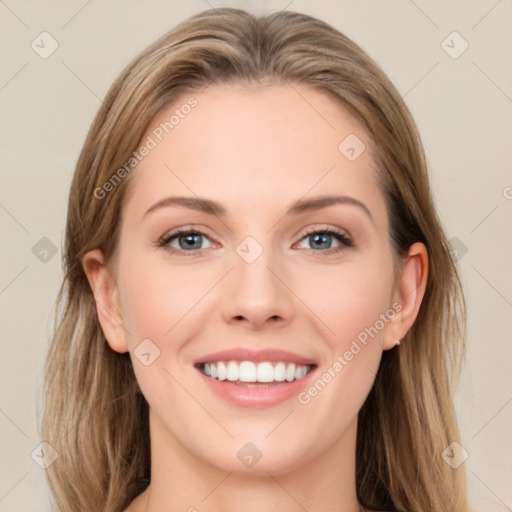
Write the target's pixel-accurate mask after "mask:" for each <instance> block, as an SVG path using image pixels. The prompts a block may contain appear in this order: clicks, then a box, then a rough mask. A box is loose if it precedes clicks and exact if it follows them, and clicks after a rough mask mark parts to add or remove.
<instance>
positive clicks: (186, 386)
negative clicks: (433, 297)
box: [83, 84, 428, 512]
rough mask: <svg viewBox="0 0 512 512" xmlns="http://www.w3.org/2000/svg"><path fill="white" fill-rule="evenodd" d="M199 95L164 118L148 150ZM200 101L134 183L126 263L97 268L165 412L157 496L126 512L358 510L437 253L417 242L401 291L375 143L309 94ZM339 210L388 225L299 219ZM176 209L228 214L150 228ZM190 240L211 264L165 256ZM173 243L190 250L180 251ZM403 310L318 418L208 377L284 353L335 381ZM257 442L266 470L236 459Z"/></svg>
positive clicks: (219, 95)
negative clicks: (379, 398) (184, 234)
mask: <svg viewBox="0 0 512 512" xmlns="http://www.w3.org/2000/svg"><path fill="white" fill-rule="evenodd" d="M188 96H190V95H185V96H183V97H182V98H180V99H179V100H177V101H176V102H175V103H174V104H173V105H169V106H167V107H164V109H163V110H162V111H161V112H160V113H159V114H158V115H157V117H156V118H155V119H154V120H153V122H152V124H151V126H150V128H149V129H148V131H147V134H146V136H147V135H151V133H152V130H153V129H154V128H155V127H157V126H158V125H159V124H160V123H161V122H163V121H165V120H167V119H169V117H170V115H172V113H173V111H174V109H175V108H176V107H177V106H179V105H182V104H183V103H184V102H185V101H186V99H187V97H188ZM193 96H194V97H195V98H196V99H197V101H198V106H197V107H196V108H195V109H194V110H193V111H191V113H190V114H189V115H188V116H186V117H185V118H184V119H182V120H180V124H179V125H178V126H176V127H175V128H174V130H173V131H172V132H171V133H170V134H169V135H167V136H165V137H164V139H163V140H162V141H161V142H160V143H159V144H158V145H157V147H155V148H154V149H152V150H151V152H150V153H149V155H147V156H146V157H145V158H144V160H143V161H142V162H141V163H140V164H139V166H138V167H137V168H136V170H134V171H133V172H134V173H135V175H134V176H132V178H133V182H132V183H131V189H130V194H129V196H128V198H127V200H126V201H125V204H124V206H123V211H122V225H121V234H120V241H119V245H118V250H117V252H116V254H115V258H114V259H113V260H112V261H109V262H107V261H105V260H104V258H103V255H102V253H101V251H100V250H98V249H96V250H93V251H91V252H89V253H88V254H87V255H86V256H85V257H84V259H83V265H84V269H85V271H86V273H87V276H88V279H89V282H90V284H91V288H92V290H93V292H94V295H95V298H96V300H97V304H98V306H97V311H98V317H99V320H100V323H101V326H102V329H103V331H104V333H105V337H106V339H107V341H108V343H109V345H110V347H111V348H112V349H113V350H114V351H116V352H120V353H123V352H127V351H129V352H130V355H131V357H132V362H133V367H134V371H135V374H136V377H137V380H138V382H139V384H140V387H141V390H142V392H143V393H144V396H145V397H146V399H147V401H148V403H149V405H150V429H151V450H152V481H151V485H150V487H149V490H147V491H146V492H144V493H143V494H141V495H140V496H139V497H138V498H137V499H135V501H133V502H132V504H131V505H130V506H129V507H128V508H127V509H126V510H127V511H128V512H143V511H144V510H147V511H149V512H156V511H160V510H166V511H186V510H190V511H192V510H199V511H201V512H203V511H221V510H222V511H224V512H232V511H233V512H234V511H239V510H244V511H246V512H252V511H258V512H260V511H261V510H282V511H288V512H295V511H297V512H298V511H303V510H304V509H306V510H308V511H309V512H316V511H324V510H333V511H334V510H340V511H343V512H357V511H359V510H360V506H359V504H358V501H357V498H356V487H355V446H356V431H357V413H358V411H359V409H360V408H361V406H362V405H363V403H364V400H365V398H366V396H367V394H368V393H369V391H370V389H371V387H372V385H373V382H374V379H375V374H376V372H377V369H378V366H379V362H380V358H381V356H382V352H383V350H389V349H392V348H393V347H394V346H395V343H396V341H397V340H400V339H402V338H403V337H404V336H405V334H406V333H407V331H408V330H409V328H410V327H411V325H412V324H413V322H414V320H415V318H416V316H417V313H418V310H419V307H420V303H421V300H422V298H423V295H424V292H425V282H426V279H425V278H426V275H427V268H428V263H427V261H428V260H427V252H426V249H425V247H424V246H423V245H422V244H420V243H416V244H413V245H412V246H411V248H410V250H409V254H408V256H407V257H405V258H404V259H403V261H402V266H401V269H400V271H399V273H398V275H396V276H395V274H394V272H393V260H392V253H391V247H390V244H389V227H388V217H387V213H386V208H385V203H384V198H383V196H382V193H381V191H380V189H379V188H378V186H377V182H376V175H375V170H374V167H373V162H372V159H371V155H370V150H369V149H370V147H371V141H370V139H369V137H368V135H367V133H366V132H365V131H364V129H363V128H362V127H361V125H360V124H359V123H358V122H357V121H356V120H355V119H354V118H353V117H352V116H350V115H349V113H348V112H347V111H346V110H345V109H344V108H342V107H341V106H340V105H338V104H337V103H335V102H334V101H333V100H332V99H331V98H329V97H328V96H326V95H324V94H323V93H321V92H318V91H315V90H313V89H311V88H309V87H307V86H303V85H300V86H299V85H294V87H293V88H292V87H290V86H288V85H273V86H270V87H267V88H263V87H258V88H254V87H253V88H249V87H248V86H241V85H225V84H222V85H211V86H209V87H208V88H207V89H206V90H204V91H203V92H198V93H194V94H193ZM349 134H356V136H357V137H358V138H359V139H360V140H361V141H363V143H364V144H365V146H366V151H364V152H363V153H362V154H361V155H360V156H359V157H358V158H357V159H356V160H355V161H352V162H351V161H349V160H348V159H347V158H346V157H345V156H344V155H343V154H342V153H341V152H340V151H339V149H338V145H339V144H340V142H341V141H342V140H343V139H344V138H345V137H346V136H347V135H349ZM146 136H145V137H144V140H145V138H146ZM332 194H337V195H345V196H351V197H353V198H356V199H358V200H359V201H361V202H363V203H364V204H365V205H366V206H367V208H368V210H369V211H370V213H371V216H372V219H370V218H369V216H368V215H367V214H366V213H365V212H364V210H363V209H362V208H359V207H357V206H354V205H351V204H336V205H331V206H328V207H326V208H322V209H320V210H316V211H305V212H303V213H300V214H298V215H286V210H287V209H288V207H289V205H291V204H292V203H293V202H294V201H297V200H299V199H301V198H305V199H310V198H312V197H315V196H321V195H332ZM168 196H187V197H197V196H199V197H201V198H208V199H211V200H214V201H217V202H219V203H220V204H221V205H223V207H224V208H225V209H226V211H227V213H226V215H225V217H218V216H215V215H209V214H207V213H204V212H199V211H194V210H191V209H188V208H186V207H183V206H172V207H165V208H160V209H157V210H155V211H154V212H152V213H150V214H148V215H147V216H145V217H144V212H146V210H147V209H148V208H150V207H151V206H152V205H153V204H155V203H156V202H157V201H159V200H161V199H163V198H165V197H168ZM104 200H108V198H107V199H104ZM143 217H144V218H143ZM191 225H192V227H194V228H196V229H199V230H200V231H203V232H204V233H205V235H206V236H205V237H203V238H201V237H199V241H198V245H199V246H200V247H202V248H203V250H202V254H200V255H199V256H196V257H190V256H187V255H186V254H185V255H183V254H177V253H171V252H169V251H168V250H166V249H165V248H161V247H160V248H159V247H157V242H158V240H159V239H160V237H163V236H164V235H166V234H168V233H170V232H171V231H172V230H174V229H176V228H181V227H185V228H189V227H191ZM326 228H331V229H337V230H339V231H341V232H342V233H344V234H345V235H346V236H348V237H349V238H350V239H351V240H352V241H353V244H354V245H353V247H344V246H343V245H342V244H341V243H340V242H338V241H337V240H336V239H335V238H328V239H327V242H328V243H329V241H330V243H331V246H330V247H331V248H336V247H340V248H341V250H340V251H339V252H337V253H334V254H330V255H326V254H325V253H324V252H323V251H325V249H322V244H320V248H318V244H315V242H314V240H311V237H308V236H307V235H306V233H305V231H306V230H309V229H314V230H315V231H319V232H321V233H322V230H325V229H326ZM247 236H251V237H253V238H254V239H255V240H256V241H257V242H258V244H259V245H260V246H261V247H262V248H263V253H262V254H261V255H260V256H259V257H258V258H257V259H256V260H255V261H254V262H252V263H247V262H246V261H244V260H243V259H242V258H241V257H240V256H239V255H238V254H237V252H236V248H237V246H238V245H239V244H240V242H242V240H244V239H245V237H247ZM182 242H183V239H182ZM170 243H171V245H172V246H173V247H174V248H175V249H176V250H180V245H179V239H174V241H173V242H170ZM201 244H202V245H201ZM183 245H186V244H185V243H184V242H183ZM183 245H182V246H181V247H183ZM185 250H186V249H181V251H182V253H183V252H184V251H185ZM394 302H397V303H399V304H400V305H401V311H400V312H399V313H396V315H394V317H393V319H392V320H390V321H388V322H387V323H385V326H384V328H382V329H381V330H380V331H379V333H378V335H376V336H374V337H373V338H371V339H370V342H369V343H368V344H367V345H366V346H365V347H364V348H363V349H362V350H361V351H360V352H359V353H358V354H357V356H356V357H354V358H353V359H352V360H351V361H350V362H349V363H348V364H347V365H346V367H344V369H343V371H341V372H339V373H338V374H337V376H336V377H335V378H334V379H332V381H331V382H330V383H329V384H328V385H327V386H326V387H325V388H324V389H323V390H322V391H321V393H319V394H318V396H316V397H315V398H314V399H312V400H311V401H310V403H308V404H307V405H303V404H300V403H299V402H298V400H297V399H296V397H294V398H292V399H291V400H287V401H286V402H284V403H282V404H280V405H278V406H275V407H272V408H267V409H261V410H250V409H244V408H240V407H236V406H234V405H231V404H228V403H227V402H225V401H223V400H222V399H221V398H219V397H217V396H216V395H214V394H213V393H211V391H210V390H209V388H207V386H205V385H204V382H203V381H202V378H201V376H200V375H198V371H197V369H195V368H194V367H193V365H192V361H193V360H194V359H196V358H198V357H200V356H204V355H206V354H209V353H211V352H216V351H218V350H224V349H228V348H235V347H249V348H257V349H259V348H280V349H284V350H289V351H292V352H295V353H298V354H302V355H305V356H309V357H312V358H314V359H315V360H316V361H317V362H318V365H319V368H318V371H319V373H320V374H321V373H322V372H324V371H327V369H328V368H329V367H332V365H333V363H334V362H335V361H336V356H337V355H339V354H343V353H344V352H346V351H347V350H348V349H349V348H350V345H351V343H352V341H353V340H354V339H356V337H357V335H358V334H359V333H360V332H361V331H363V330H364V329H365V328H366V327H369V326H373V325H374V324H375V322H376V320H377V319H378V318H379V315H381V314H383V313H385V312H386V310H388V309H389V308H392V305H393V303H394ZM166 333H167V334H166ZM146 338H149V339H151V340H152V342H153V343H154V344H155V345H157V346H158V348H159V349H160V351H161V353H160V356H159V357H158V358H157V359H156V360H155V361H154V362H153V363H152V364H151V365H149V366H145V365H143V364H141V362H140V361H139V360H138V359H137V358H136V357H135V356H134V353H133V351H134V349H135V348H136V347H137V346H138V345H139V344H140V343H141V341H142V340H144V339H146ZM395 350H399V349H395ZM247 442H252V443H253V444H254V445H256V446H257V447H258V449H259V450H260V452H261V454H262V457H261V459H260V460H259V461H258V462H257V464H256V465H254V466H253V467H252V468H250V469H249V468H247V467H245V466H244V465H243V464H242V463H241V462H240V460H239V459H238V458H237V456H236V454H237V452H238V451H239V450H240V449H241V448H242V446H244V445H245V444H246V443H247ZM149 491H150V492H149Z"/></svg>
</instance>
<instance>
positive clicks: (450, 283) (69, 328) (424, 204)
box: [42, 8, 469, 512]
mask: <svg viewBox="0 0 512 512" xmlns="http://www.w3.org/2000/svg"><path fill="white" fill-rule="evenodd" d="M233 81H236V82H240V83H246V84H248V83H262V82H269V83H279V84H283V83H289V84H294V83H302V84H307V85H309V86H311V87H314V88H316V89H317V90H319V91H321V92H324V93H327V94H328V95H329V96H330V97H331V98H333V99H334V100H335V101H338V102H340V104H342V105H343V106H344V107H345V108H346V109H348V110H349V111H350V112H351V113H352V114H353V115H355V116H356V117H357V119H359V120H360V121H361V122H362V123H363V125H364V126H365V128H366V129H367V131H368V133H369V135H370V136H371V138H372V139H373V143H374V161H375V163H376V166H377V169H378V177H379V184H380V186H381V189H382V192H383V195H384V197H385V200H386V206H387V212H388V216H389V219H390V243H391V246H392V249H393V251H394V255H395V256H396V257H399V256H402V255H405V254H406V252H407V250H408V248H409V246H410V245H411V244H412V243H414V242H423V243H424V244H425V245H426V247H427V250H428V255H429V275H428V281H427V285H426V292H425V296H424V299H423V303H422V305H421V308H420V311H419V314H418V317H417V320H416V322H415V323H414V325H413V327H412V328H411V329H410V331H409V332H408V334H407V336H406V337H405V339H404V340H403V343H402V345H401V346H400V347H399V348H398V349H396V350H390V351H386V352H384V354H383V358H382V361H381V365H380V368H379V371H378V374H377V377H376V380H375V384H374V386H373V388H372V390H371V392H370V394H369V396H368V398H367V400H366V402H365V403H364V405H363V407H362V409H361V411H360V413H359V426H358V438H357V464H356V468H357V475H356V476H357V494H358V498H359V500H360V502H361V503H362V504H363V505H364V506H365V507H367V508H369V509H377V510H396V511H407V512H432V511H434V510H435V511H436V512H452V511H455V510H456V511H457V512H465V511H467V510H469V508H468V504H467V498H466V475H465V469H464V465H462V466H460V467H459V468H458V469H452V468H451V467H450V466H449V465H448V464H447V463H445V462H444V460H443V458H442V453H443V451H444V450H445V449H446V448H447V447H448V446H449V445H450V443H452V442H454V441H458V442H459V443H460V437H459V430H458V426H457V419H456V415H455V411H454V405H453V393H454V391H455V386H456V383H457V381H458V378H459V373H460V367H461V363H462V361H463V357H464V350H465V339H466V318H465V302H464V297H463V292H462V286H461V283H460V279H459V276H458V274H457V268H456V264H455V261H454V258H453V256H452V253H451V250H450V245H449V242H448V240H447V237H446V235H445V232H444V229H443V227H442V225H441V223H440V220H439V218H438V216H437V214H436V211H435V207H434V204H433V200H432V196H431V191H430V186H429V180H428V171H427V165H426V160H425V155H424V150H423V147H422V144H421V141H420V137H419V135H418V132H417V128H416V126H415V123H414V121H413V119H412V117H411V114H410V112H409V110H408V109H407V107H406V105H405V104H404V102H403V100H402V98H401V97H400V94H399V93H398V92H397V90H396V89H395V87H394V86H393V85H392V83H391V82H390V80H389V79H388V78H387V76H386V75H385V74H384V72H383V71H382V70H381V69H380V68H379V67H378V66H377V65H376V64H375V63H374V62H373V61H372V60H371V59H370V57H369V56H368V55H367V54H366V53H365V52H364V51H363V50H362V49H361V48H360V47H358V46H357V45H356V44H355V43H354V42H353V41H351V40H350V39H349V38H347V37H346V36H344V35H343V34H341V33H340V32H339V31H337V30H335V29H334V28H333V27H331V26H329V25H328V24H326V23H324V22H322V21H320V20H318V19H315V18H313V17H310V16H307V15H305V14H299V13H295V12H287V11H284V12H278V13H274V14H270V15H268V16H260V17H257V16H254V15H252V14H250V13H247V12H245V11H242V10H239V9H233V8H222V9H211V10H207V11H204V12H201V13H199V14H197V15H195V16H193V17H192V18H190V19H188V20H186V21H184V22H183V23H181V24H180V25H178V26H177V27H176V28H175V29H173V30H172V31H170V32H169V33H167V34H165V35H164V36H163V37H161V38H160V39H159V40H158V41H156V42H155V43H154V44H153V45H152V46H150V47H149V48H148V49H146V50H145V51H144V52H142V53H141V54H140V55H139V56H137V57H136V58H135V59H134V60H133V61H132V63H131V64H129V65H128V66H127V67H126V69H125V70H124V71H123V72H122V73H121V75H120V76H119V77H118V78H117V79H116V81H115V82H114V84H113V85H112V87H111V89H110V90H109V92H108V94H107V96H106V98H105V100H104V102H103V104H102V106H101V108H100V110H99V112H98V113H97V115H96V117H95V119H94V122H93V124H92V126H91V128H90V131H89V134H88V136H87V139H86V141H85V143H84V146H83V149H82V152H81V154H80V157H79V159H78V162H77V165H76V169H75V173H74V177H73V181H72V185H71V190H70V194H69V204H68V213H67V225H66V237H65V247H64V272H65V276H64V280H63V283H62V286H61V288H60V291H59V295H58V297H57V308H56V313H55V328H54V329H55V333H54V337H53V340H52V344H51V346H50V349H49V352H48V356H47V361H46V369H45V370H46V380H45V391H46V402H45V410H44V415H43V421H42V439H43V440H44V441H46V442H48V443H50V444H51V445H52V446H53V447H54V449H55V450H56V451H57V453H58V455H59V458H58V459H57V460H56V462H55V463H53V464H52V465H51V466H50V467H49V468H48V470H47V476H48V480H49V484H50V488H51V491H52V493H53V496H54V498H55V501H56V504H57V506H58V509H59V510H61V511H63V512H98V511H100V510H101V511H105V512H120V511H122V510H123V509H124V508H125V507H127V506H128V504H129V503H130V502H131V501H132V500H133V499H134V498H135V497H136V496H137V495H138V494H140V493H141V492H142V491H143V490H144V489H145V488H146V487H147V485H148V484H149V481H150V478H151V475H150V471H151V459H150V442H149V426H148V405H147V402H146V401H145V399H144V397H143V396H142V394H141V391H140V389H139V387H138V384H137V381H136V379H135V375H134V372H133V369H132V365H131V361H130V358H129V355H128V354H118V353H116V352H113V351H112V350H111V349H110V347H109V346H108V344H107V342H106V340H105V337H104V335H103V332H102V330H101V327H100V324H99V322H98V318H97V313H96V307H95V301H94V297H93V294H92V292H91V289H90V286H89V284H88V281H87V279H86V276H85V273H84V269H83V267H82V257H83V256H84V254H85V253H86V252H88V251H90V250H92V249H96V248H99V249H101V250H102V251H103V253H104V255H105V257H106V259H107V260H108V258H110V257H111V256H112V254H113V251H114V249H115V248H116V244H117V242H118V237H119V225H120V212H121V207H122V205H123V201H124V200H125V197H126V190H127V186H128V184H129V183H130V178H131V175H132V174H133V173H131V174H129V175H128V176H126V177H125V178H124V179H123V180H121V181H120V182H119V183H118V184H116V187H115V188H114V190H112V191H111V192H110V193H109V194H108V196H107V197H105V198H103V199H98V197H97V195H98V194H97V190H98V189H99V188H101V187H102V186H103V185H104V184H105V183H106V182H107V181H108V180H109V179H110V178H111V177H112V176H113V174H114V173H115V172H116V171H117V170H118V169H119V168H121V167H122V166H123V165H124V164H125V162H127V161H128V160H129V159H130V157H131V156H132V153H133V152H134V151H135V150H136V149H137V148H138V146H139V144H140V143H141V138H142V136H143V134H144V132H145V131H146V129H147V127H148V125H149V123H150V121H151V120H152V118H153V117H154V115H155V114H156V113H157V112H158V111H159V110H160V109H161V108H162V106H164V105H165V104H167V103H169V102H171V101H173V99H176V98H177V96H178V95H180V94H181V93H183V92H184V91H185V92H186V91H197V90H199V89H201V88H203V87H205V86H206V85H208V84H210V83H227V82H233ZM95 191H96V195H95Z"/></svg>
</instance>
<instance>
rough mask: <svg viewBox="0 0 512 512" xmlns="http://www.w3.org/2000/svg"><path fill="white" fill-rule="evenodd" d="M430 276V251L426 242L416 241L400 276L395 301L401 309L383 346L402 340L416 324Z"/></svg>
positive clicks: (387, 348) (389, 347) (390, 346)
mask: <svg viewBox="0 0 512 512" xmlns="http://www.w3.org/2000/svg"><path fill="white" fill-rule="evenodd" d="M427 277H428V252H427V248H426V247H425V245H424V244H422V243H420V242H416V243H414V244H412V245H411V246H410V248H409V252H408V255H407V256H406V257H405V258H404V261H403V264H402V268H401V270H400V275H399V277H398V280H397V283H396V286H395V292H394V295H393V301H394V302H396V303H399V304H400V306H401V308H400V311H399V312H398V313H397V314H396V316H395V317H394V318H393V320H392V322H391V325H389V328H388V330H387V332H386V336H385V340H384V345H383V348H384V350H389V349H391V348H393V347H395V346H396V345H397V343H396V342H397V341H398V340H402V339H403V338H404V337H405V335H406V334H407V332H408V331H409V329H410V328H411V326H412V325H413V324H414V321H415V320H416V318H417V316H418V312H419V310H420V306H421V302H422V300H423V297H424V295H425V290H426V287H427Z"/></svg>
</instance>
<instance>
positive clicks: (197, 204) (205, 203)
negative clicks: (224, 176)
mask: <svg viewBox="0 0 512 512" xmlns="http://www.w3.org/2000/svg"><path fill="white" fill-rule="evenodd" d="M335 204H348V205H353V206H357V207H359V208H360V209H361V210H363V211H364V212H365V213H366V215H367V216H368V217H369V219H370V220H371V222H372V223H375V222H374V219H373V217H372V214H371V212H370V210H369V209H368V207H367V206H366V205H365V204H364V203H363V202H361V201H359V199H356V198H354V197H349V196H333V195H324V196H318V197H313V198H311V199H299V200H298V201H295V202H294V203H292V205H291V206H290V207H289V208H288V211H287V212H286V215H298V214H300V213H304V212H307V211H315V210H320V209H321V208H326V207H328V206H332V205H335ZM170 206H183V207H185V208H189V209H191V210H196V211H199V212H203V213H207V214H209V215H215V216H218V217H225V216H226V215H227V210H226V209H225V208H224V207H223V206H222V205H221V204H219V203H217V202H216V201H212V200H211V199H203V198H200V197H185V196H183V197H176V196H175V197H166V198H164V199H161V200H160V201H158V202H157V203H155V204H154V205H153V206H151V207H150V208H149V209H148V210H147V211H146V213H144V215H143V217H146V216H147V215H148V214H150V213H151V212H153V211H155V210H157V209H159V208H164V207H170Z"/></svg>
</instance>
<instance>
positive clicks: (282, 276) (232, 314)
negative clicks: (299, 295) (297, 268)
mask: <svg viewBox="0 0 512 512" xmlns="http://www.w3.org/2000/svg"><path fill="white" fill-rule="evenodd" d="M235 256H236V255H235ZM236 257H238V256H236ZM288 280H289V278H288ZM226 287H227V289H226V293H225V294H224V295H223V297H225V300H224V302H223V316H224V320H225V321H226V322H227V323H229V324H233V325H236V324H240V325H245V326H247V327H248V328H249V329H251V330H261V329H264V328H266V327H270V326H274V327H282V326H284V325H286V324H288V323H289V322H290V321H291V320H292V317H293V314H294V305H293V293H292V291H291V288H290V286H289V284H288V283H287V275H286V272H285V270H284V269H283V268H282V266H278V265H277V263H276V261H275V258H272V257H271V255H270V251H269V250H268V251H267V250H265V251H264V252H263V254H261V255H260V256H259V258H258V259H257V260H256V261H254V262H252V263H247V262H245V261H243V260H242V259H239V261H235V267H234V268H233V271H232V272H230V276H229V279H228V282H227V283H226Z"/></svg>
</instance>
